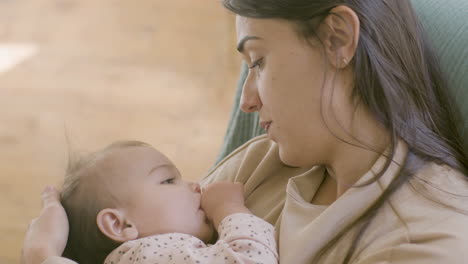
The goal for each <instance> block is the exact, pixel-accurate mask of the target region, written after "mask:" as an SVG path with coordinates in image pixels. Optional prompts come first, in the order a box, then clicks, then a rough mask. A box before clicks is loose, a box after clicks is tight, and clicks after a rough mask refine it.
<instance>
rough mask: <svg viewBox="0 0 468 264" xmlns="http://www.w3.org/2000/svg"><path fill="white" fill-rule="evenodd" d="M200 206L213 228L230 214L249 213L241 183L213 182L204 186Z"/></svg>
mask: <svg viewBox="0 0 468 264" xmlns="http://www.w3.org/2000/svg"><path fill="white" fill-rule="evenodd" d="M201 206H202V208H203V210H204V211H205V213H206V215H207V217H208V219H210V220H211V221H212V222H213V225H214V227H215V228H218V226H219V224H220V222H221V221H222V220H223V219H224V218H225V217H226V216H228V215H230V214H235V213H248V214H251V212H250V210H249V209H247V207H245V205H244V187H243V185H242V184H241V183H231V182H215V183H212V184H209V185H207V186H205V187H204V188H203V191H202V200H201Z"/></svg>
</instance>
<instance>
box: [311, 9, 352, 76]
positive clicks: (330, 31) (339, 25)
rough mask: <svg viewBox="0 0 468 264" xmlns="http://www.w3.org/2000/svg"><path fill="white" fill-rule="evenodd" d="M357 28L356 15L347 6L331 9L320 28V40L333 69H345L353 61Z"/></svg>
mask: <svg viewBox="0 0 468 264" xmlns="http://www.w3.org/2000/svg"><path fill="white" fill-rule="evenodd" d="M359 27H360V22H359V18H358V16H357V14H356V13H355V12H354V11H353V10H352V9H351V8H349V7H347V6H337V7H335V8H333V9H332V10H331V11H330V14H329V15H328V16H327V17H326V18H325V20H324V23H322V25H321V26H320V28H319V32H320V33H319V34H320V39H321V40H322V43H323V45H324V48H325V52H326V55H327V58H328V61H329V62H330V64H331V65H333V66H334V67H335V68H337V69H341V68H345V67H346V66H347V65H348V64H349V62H350V61H351V60H352V59H353V57H354V54H355V52H356V48H357V45H358V41H359Z"/></svg>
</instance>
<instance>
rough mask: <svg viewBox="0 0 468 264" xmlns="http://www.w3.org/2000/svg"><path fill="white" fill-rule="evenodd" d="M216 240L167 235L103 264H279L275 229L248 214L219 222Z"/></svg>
mask: <svg viewBox="0 0 468 264" xmlns="http://www.w3.org/2000/svg"><path fill="white" fill-rule="evenodd" d="M218 234H219V239H218V241H217V242H216V244H214V245H206V244H204V243H203V242H202V241H201V240H200V239H198V238H196V237H194V236H191V235H186V234H180V233H170V234H163V235H155V236H149V237H145V238H140V239H137V240H132V241H128V242H126V243H124V244H122V245H121V246H119V247H118V248H116V249H115V250H114V251H112V252H111V253H110V254H109V256H107V258H106V260H105V264H118V263H119V264H123V263H141V264H171V263H174V264H176V263H177V264H192V263H193V264H208V263H213V264H214V263H216V264H224V263H226V264H241V263H246V264H247V263H249V264H257V263H262V264H273V263H278V253H277V249H276V241H275V238H274V228H273V226H271V225H270V224H269V223H267V222H265V221H264V220H262V219H261V218H258V217H256V216H254V215H251V214H243V213H239V214H232V215H229V216H227V217H226V218H224V219H223V221H221V224H220V225H219V227H218Z"/></svg>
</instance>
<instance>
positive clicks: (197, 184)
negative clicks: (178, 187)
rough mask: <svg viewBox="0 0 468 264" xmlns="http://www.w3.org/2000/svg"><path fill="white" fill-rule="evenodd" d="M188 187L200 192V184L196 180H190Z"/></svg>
mask: <svg viewBox="0 0 468 264" xmlns="http://www.w3.org/2000/svg"><path fill="white" fill-rule="evenodd" d="M190 187H191V188H192V190H193V191H194V192H197V193H201V188H200V184H199V183H198V182H191V183H190Z"/></svg>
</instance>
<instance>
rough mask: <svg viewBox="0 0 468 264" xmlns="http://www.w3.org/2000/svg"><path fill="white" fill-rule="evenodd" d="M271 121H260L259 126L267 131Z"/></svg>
mask: <svg viewBox="0 0 468 264" xmlns="http://www.w3.org/2000/svg"><path fill="white" fill-rule="evenodd" d="M271 123H273V121H262V122H260V126H261V127H262V128H263V129H264V130H265V131H266V132H267V133H268V130H269V129H270V126H271Z"/></svg>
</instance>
